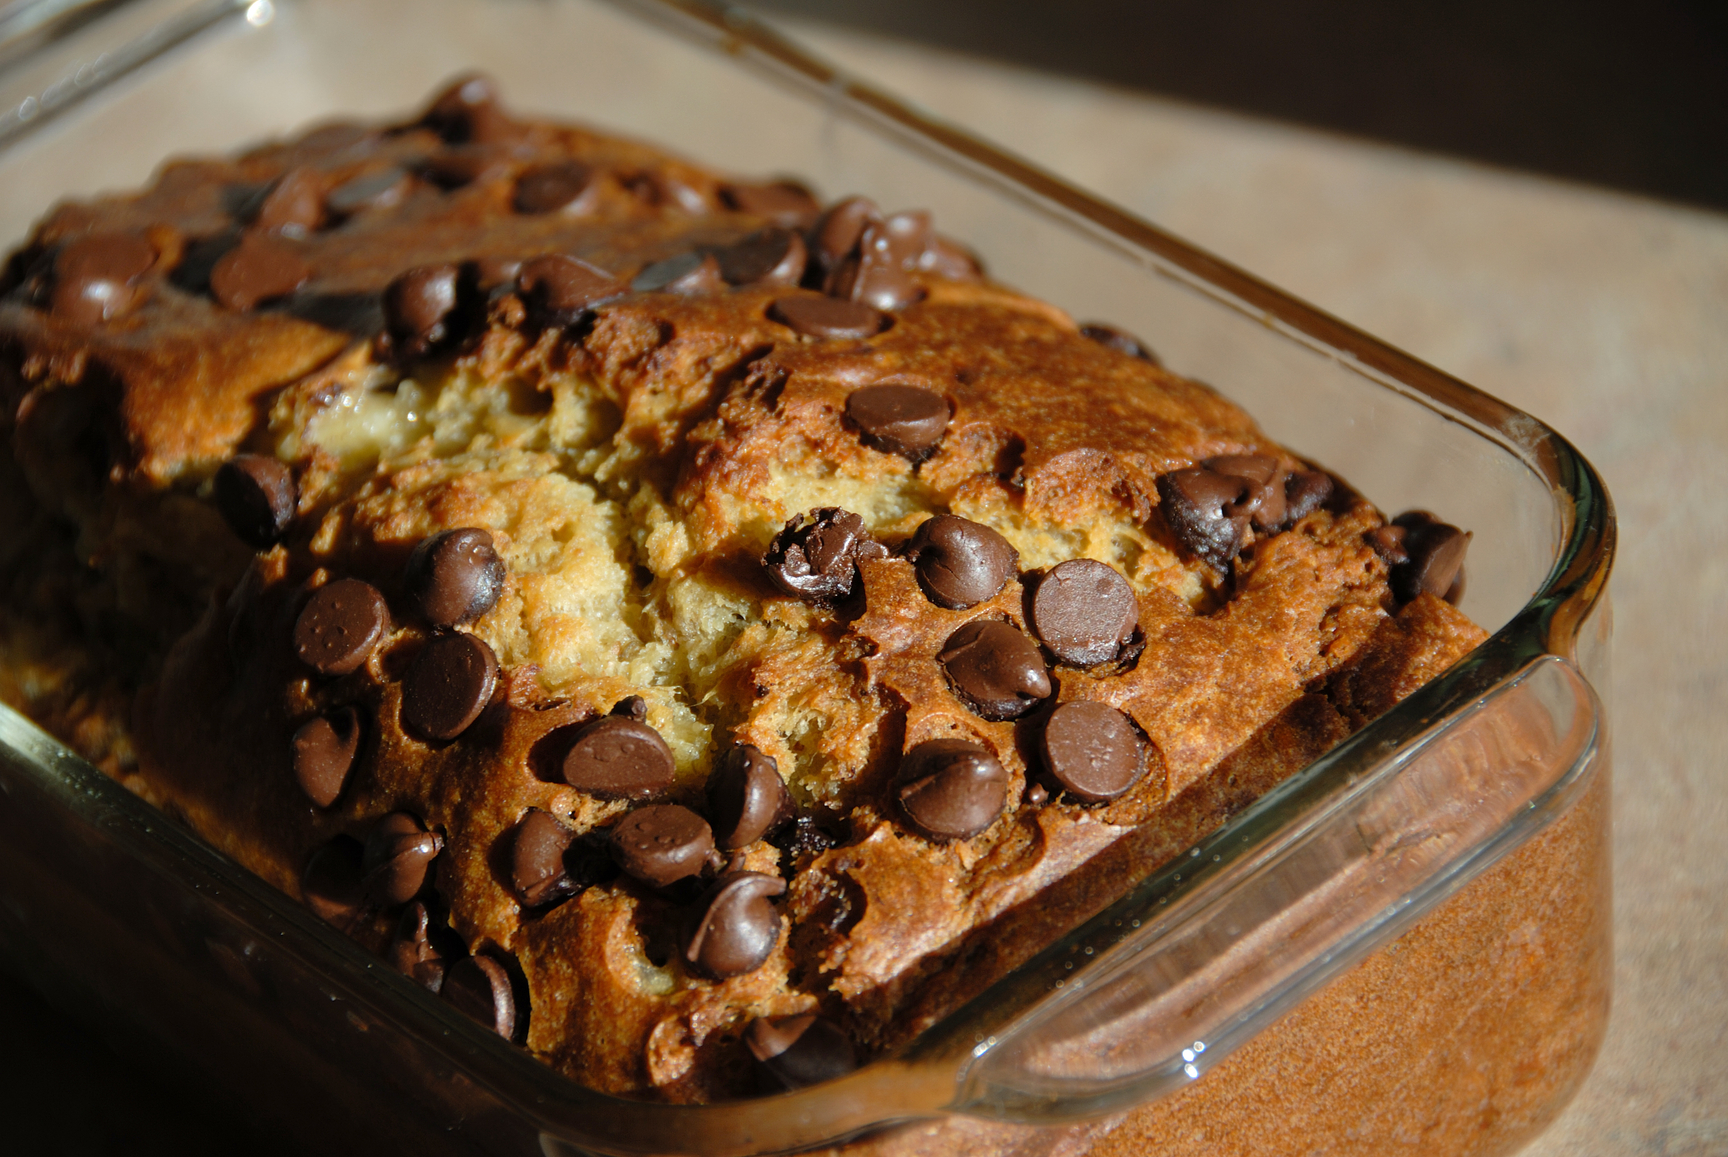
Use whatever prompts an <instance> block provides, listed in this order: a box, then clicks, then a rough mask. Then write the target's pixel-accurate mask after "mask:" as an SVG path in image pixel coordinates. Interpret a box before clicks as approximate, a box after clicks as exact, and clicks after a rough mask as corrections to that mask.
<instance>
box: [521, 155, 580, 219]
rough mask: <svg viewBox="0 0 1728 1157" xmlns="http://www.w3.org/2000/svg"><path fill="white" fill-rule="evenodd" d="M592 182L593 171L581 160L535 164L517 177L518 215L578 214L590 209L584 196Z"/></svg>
mask: <svg viewBox="0 0 1728 1157" xmlns="http://www.w3.org/2000/svg"><path fill="white" fill-rule="evenodd" d="M593 182H594V170H593V169H590V168H589V167H588V166H587V165H584V164H583V163H582V162H581V161H551V162H548V163H546V164H543V165H535V166H533V167H532V168H528V169H524V170H523V171H522V173H521V174H520V175H519V176H517V178H516V195H515V198H514V199H513V201H512V204H513V205H514V206H515V209H516V211H517V212H518V213H558V212H564V213H579V212H582V211H583V210H585V209H587V208H588V198H585V197H584V196H583V194H584V193H586V192H587V191H588V188H589V186H590V185H592V184H593Z"/></svg>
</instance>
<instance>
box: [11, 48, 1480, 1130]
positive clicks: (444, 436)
mask: <svg viewBox="0 0 1728 1157" xmlns="http://www.w3.org/2000/svg"><path fill="white" fill-rule="evenodd" d="M0 292H3V295H4V296H3V298H0V395H3V397H4V402H5V405H4V407H3V408H0V410H3V413H4V417H3V418H0V421H4V422H5V423H6V425H7V427H8V429H7V431H6V433H7V434H8V437H7V439H6V444H7V446H8V450H7V452H6V454H5V457H4V459H3V462H0V504H3V507H0V509H3V510H4V513H5V518H6V525H7V526H8V527H10V528H12V529H11V530H10V531H9V533H8V535H6V536H5V537H4V540H3V545H0V581H3V582H4V584H5V591H6V598H5V600H4V605H3V607H0V648H3V649H0V693H3V694H4V697H5V698H6V700H7V701H8V702H9V703H12V704H14V705H15V706H17V707H19V708H20V709H21V710H23V711H25V712H27V713H29V714H30V715H32V716H33V717H34V718H36V719H37V720H39V721H41V722H42V723H43V725H44V726H46V727H48V728H50V729H51V730H53V731H55V732H56V733H58V734H60V735H61V736H63V737H64V738H65V739H66V740H67V741H68V742H70V743H72V744H73V745H75V746H76V747H77V748H78V749H79V750H81V751H83V752H84V753H85V754H86V755H88V756H89V758H91V759H92V760H93V761H95V762H96V763H98V765H100V766H101V767H103V768H104V769H105V770H107V771H108V772H109V773H110V774H112V775H114V776H116V777H118V778H120V779H121V780H122V781H123V782H124V783H126V784H127V785H128V786H129V787H131V788H132V789H133V790H135V791H137V792H138V793H140V794H141V795H143V796H145V797H146V798H147V799H149V800H151V801H152V802H154V803H155V804H156V805H158V806H159V807H161V808H162V809H163V810H164V811H165V812H167V813H169V814H171V815H173V816H175V817H177V818H179V819H180V820H182V821H183V822H184V823H186V824H187V825H189V826H190V827H191V828H193V829H195V830H196V831H197V832H199V833H201V834H202V836H203V837H204V838H205V839H207V840H208V841H210V842H211V843H212V844H214V845H215V846H216V847H218V848H220V849H221V850H223V851H224V852H226V853H228V854H229V855H231V856H232V857H234V858H235V859H237V860H239V861H240V862H242V863H243V864H245V865H247V866H248V867H250V868H251V869H253V870H254V871H256V872H257V873H259V874H260V875H261V876H263V877H264V878H266V879H268V880H270V881H271V882H273V883H274V884H276V885H277V886H278V887H280V888H282V889H283V890H285V891H287V892H289V893H290V894H292V895H294V896H297V897H299V898H301V899H302V900H303V901H304V902H305V903H306V904H307V905H308V906H310V907H311V908H312V909H313V910H314V911H316V912H317V913H318V914H319V915H320V916H321V917H323V918H324V919H325V920H327V921H329V922H330V923H332V924H334V925H335V926H337V927H338V928H341V929H342V930H344V931H345V932H347V933H348V934H349V935H351V936H352V937H354V938H355V939H356V940H358V941H359V942H361V943H362V944H364V945H366V946H367V947H369V948H370V949H371V950H373V951H375V952H377V953H379V954H381V955H384V956H385V957H387V958H388V959H389V960H391V961H392V962H393V963H394V964H395V966H396V967H397V968H398V969H400V970H401V971H402V972H403V973H404V974H406V975H407V976H409V977H412V978H413V979H414V980H416V981H418V982H419V983H420V984H422V985H424V987H425V988H426V989H427V990H429V994H435V995H429V996H428V999H442V1000H446V1001H449V1002H451V1003H452V1004H453V1005H455V1006H456V1007H457V1008H459V1009H461V1010H463V1011H464V1012H466V1013H468V1014H469V1015H471V1016H473V1017H475V1018H476V1019H478V1020H479V1021H481V1022H482V1023H484V1024H486V1025H489V1026H491V1027H492V1028H494V1029H496V1031H497V1032H498V1033H499V1034H501V1035H502V1036H504V1037H506V1038H508V1039H510V1040H512V1041H514V1042H515V1043H517V1044H519V1045H521V1046H523V1047H525V1048H527V1049H528V1050H530V1051H531V1052H533V1053H534V1054H535V1055H536V1056H538V1057H540V1058H542V1059H543V1060H545V1061H546V1062H547V1063H549V1064H551V1065H553V1066H555V1067H556V1068H558V1069H559V1070H561V1071H563V1072H565V1073H567V1074H569V1075H570V1076H571V1077H573V1078H575V1079H577V1080H579V1081H582V1082H584V1083H586V1084H588V1085H590V1086H591V1087H594V1088H596V1089H601V1090H605V1091H608V1092H613V1093H619V1094H630V1095H644V1096H654V1097H660V1098H664V1099H669V1100H676V1101H696V1100H713V1099H720V1098H729V1097H739V1096H747V1095H751V1094H752V1093H756V1092H761V1091H765V1090H767V1089H771V1088H778V1087H782V1086H783V1085H799V1084H806V1083H810V1082H812V1081H817V1080H821V1079H823V1078H824V1077H827V1076H830V1075H833V1074H835V1073H837V1072H841V1071H844V1070H845V1069H847V1068H849V1067H850V1066H852V1065H854V1064H857V1063H859V1062H861V1061H864V1060H867V1059H868V1058H870V1057H872V1056H877V1055H881V1054H882V1053H884V1052H887V1051H890V1050H892V1049H894V1048H895V1047H897V1046H898V1045H900V1044H902V1043H903V1042H905V1041H906V1040H908V1039H909V1038H911V1037H912V1036H914V1035H916V1034H917V1033H918V1032H919V1031H920V1030H921V1029H922V1028H924V1027H927V1026H928V1025H929V1024H931V1023H932V1022H933V1021H934V1020H936V1019H937V1018H939V1017H941V1016H942V1015H944V1014H945V1013H946V1012H948V1011H951V1010H952V1009H954V1008H955V1007H957V1006H958V1004H959V1003H960V1002H962V1001H964V1000H965V999H967V998H968V997H970V996H972V995H974V994H976V993H977V992H979V991H980V990H981V989H982V988H983V987H984V986H986V985H987V984H988V983H989V982H990V981H992V980H994V979H996V978H998V977H1000V976H1001V975H1002V974H1003V973H1004V972H1005V971H1007V970H1008V969H1011V968H1012V967H1014V966H1015V965H1016V964H1017V963H1019V962H1021V961H1023V960H1024V959H1026V958H1027V957H1028V956H1030V955H1031V954H1032V953H1033V952H1035V951H1037V950H1038V949H1039V948H1040V947H1042V946H1043V945H1045V944H1047V943H1049V942H1050V941H1051V940H1052V939H1053V938H1054V937H1056V936H1058V935H1060V934H1061V933H1062V932H1064V931H1066V930H1067V929H1069V928H1071V927H1073V926H1074V925H1075V924H1077V923H1079V922H1080V921H1081V920H1083V919H1085V918H1086V917H1087V916H1089V915H1090V914H1092V913H1093V912H1096V911H1097V910H1098V909H1099V908H1100V907H1102V906H1103V905H1104V904H1105V903H1107V902H1108V901H1109V900H1110V899H1112V898H1114V896H1116V895H1118V894H1119V893H1120V892H1121V891H1122V890H1123V888H1125V887H1126V886H1127V885H1128V884H1130V883H1132V882H1133V881H1134V880H1136V879H1138V878H1139V877H1141V876H1143V875H1144V874H1145V873H1146V872H1148V871H1150V870H1151V869H1152V868H1153V867H1155V866H1157V865H1158V864H1159V863H1162V862H1164V861H1165V860H1167V859H1169V858H1170V857H1172V856H1174V855H1175V854H1177V853H1179V852H1180V851H1182V850H1183V849H1185V848H1187V847H1188V846H1189V845H1190V844H1192V843H1193V842H1194V841H1195V840H1196V839H1197V838H1199V837H1200V836H1202V835H1203V834H1205V833H1206V832H1207V831H1209V830H1211V829H1213V828H1215V827H1216V826H1217V825H1218V824H1219V823H1220V822H1222V820H1223V819H1224V818H1225V817H1227V816H1228V815H1229V814H1230V813H1231V812H1232V811H1234V810H1237V809H1239V808H1241V807H1242V806H1244V805H1245V804H1246V803H1248V802H1249V801H1251V800H1252V799H1254V798H1255V797H1256V796H1258V795H1259V794H1261V793H1262V792H1264V791H1265V790H1267V789H1268V788H1269V787H1271V786H1273V785H1274V784H1276V783H1277V782H1279V781H1280V780H1281V779H1283V778H1284V777H1286V776H1288V775H1290V774H1291V773H1293V772H1294V771H1296V770H1298V769H1300V768H1301V767H1302V766H1304V765H1306V764H1307V763H1309V762H1311V761H1312V760H1313V759H1314V758H1316V757H1317V756H1318V755H1320V754H1321V753H1323V752H1324V751H1325V750H1327V749H1328V748H1329V747H1331V746H1332V745H1333V744H1335V743H1336V742H1337V741H1338V740H1340V739H1341V738H1343V737H1344V736H1346V735H1348V734H1349V733H1350V732H1352V731H1353V730H1355V729H1357V728H1359V727H1361V726H1362V725H1364V724H1365V723H1366V722H1368V721H1369V720H1370V719H1372V718H1373V717H1374V716H1376V715H1378V714H1379V713H1381V712H1383V711H1384V710H1386V709H1387V708H1388V707H1390V706H1391V705H1392V704H1394V703H1395V702H1397V701H1398V700H1399V699H1400V698H1402V697H1403V696H1404V695H1407V694H1408V693H1409V692H1410V691H1412V690H1413V689H1415V688H1416V687H1417V686H1419V685H1420V684H1422V683H1423V682H1425V681H1426V680H1428V679H1429V678H1431V677H1433V676H1434V675H1436V674H1438V673H1439V672H1441V671H1442V670H1444V669H1445V668H1446V667H1447V666H1449V665H1450V664H1451V663H1453V662H1454V661H1455V660H1457V659H1458V658H1459V657H1461V656H1462V655H1463V654H1464V653H1465V652H1466V651H1468V650H1469V649H1470V648H1471V647H1472V646H1474V645H1475V644H1476V643H1477V642H1479V641H1480V640H1481V639H1482V637H1483V635H1482V632H1481V631H1480V630H1479V629H1478V628H1477V627H1476V626H1475V625H1473V624H1472V623H1471V622H1470V621H1469V620H1467V619H1466V618H1464V617H1463V616H1462V615H1461V614H1460V613H1459V612H1458V611H1457V610H1455V609H1454V607H1453V606H1452V601H1455V600H1456V598H1457V594H1458V590H1459V588H1460V586H1461V583H1462V574H1463V571H1462V562H1463V555H1464V549H1465V546H1466V545H1467V543H1468V538H1469V536H1468V535H1467V534H1465V533H1464V532H1462V531H1460V530H1459V529H1457V528H1455V527H1452V526H1449V525H1447V524H1445V523H1444V522H1441V521H1440V520H1438V519H1436V518H1434V517H1433V516H1431V515H1428V514H1426V513H1424V512H1420V511H1416V512H1410V513H1408V514H1405V515H1403V516H1400V517H1399V518H1397V519H1395V520H1392V521H1391V522H1388V521H1387V520H1386V519H1385V518H1384V517H1383V516H1382V514H1381V513H1380V512H1379V511H1378V510H1376V509H1375V508H1374V507H1373V506H1372V505H1371V504H1370V503H1369V502H1368V501H1367V500H1366V499H1364V498H1363V497H1362V496H1360V495H1358V494H1356V493H1355V492H1354V491H1352V490H1351V489H1350V487H1349V486H1348V485H1347V484H1346V483H1345V482H1344V481H1342V480H1340V479H1338V478H1336V477H1333V476H1332V475H1330V474H1328V473H1326V472H1325V471H1324V470H1323V469H1322V468H1321V467H1319V466H1317V465H1315V464H1312V463H1309V462H1305V461H1303V460H1301V459H1299V458H1297V457H1296V456H1294V455H1293V454H1292V453H1291V452H1290V451H1288V450H1286V449H1285V448H1283V447H1281V446H1278V445H1277V444H1275V443H1273V442H1271V441H1270V440H1268V439H1267V438H1266V437H1265V436H1264V435H1263V434H1262V433H1261V432H1260V431H1259V430H1258V429H1257V428H1256V427H1255V425H1254V423H1253V422H1252V421H1251V420H1250V419H1249V418H1248V416H1247V415H1245V414H1244V413H1242V411H1240V410H1239V409H1238V408H1236V407H1235V406H1233V405H1232V404H1230V403H1229V402H1227V401H1226V400H1224V399H1223V398H1222V397H1220V396H1219V395H1218V394H1216V393H1215V392H1213V391H1212V390H1211V389H1209V388H1207V387H1205V386H1203V385H1200V384H1198V383H1196V382H1193V381H1189V380H1186V379H1184V378H1182V377H1180V376H1178V375H1176V374H1174V373H1171V372H1169V371H1167V370H1166V369H1164V368H1163V367H1162V366H1161V365H1160V364H1159V362H1158V360H1157V358H1156V357H1154V356H1153V355H1152V354H1151V353H1150V352H1149V351H1148V350H1147V349H1146V348H1144V347H1143V346H1142V345H1141V344H1140V343H1139V342H1137V341H1136V340H1135V339H1134V338H1132V337H1131V336H1129V335H1127V334H1125V333H1123V332H1121V331H1119V330H1116V329H1114V328H1112V327H1110V326H1107V325H1102V324H1097V325H1085V326H1081V325H1076V324H1075V323H1074V322H1073V321H1072V320H1071V319H1070V318H1069V317H1068V316H1066V315H1065V314H1064V313H1062V312H1061V311H1060V310H1059V309H1057V308H1055V307H1053V306H1051V305H1047V304H1044V303H1042V302H1039V301H1036V300H1034V299H1032V298H1029V297H1027V296H1025V295H1023V294H1021V293H1019V292H1016V291H1014V290H1012V289H1009V288H1007V287H1004V286H1002V285H998V284H995V283H993V282H991V281H990V280H989V279H988V277H987V276H986V275H985V274H984V272H983V270H982V268H981V265H980V263H979V261H978V259H977V258H975V257H974V256H973V255H972V254H971V253H970V252H969V251H968V250H967V249H965V248H963V247H962V246H960V245H958V244H956V243H954V242H952V241H950V240H948V239H947V238H945V237H944V236H942V235H941V234H940V233H937V232H936V231H934V229H933V227H932V222H931V220H930V218H929V216H928V214H925V213H922V212H916V211H909V212H898V213H893V214H884V213H883V212H882V211H881V210H880V209H878V207H877V206H876V205H875V204H874V203H872V202H871V201H869V200H868V199H866V198H863V197H852V198H849V199H845V200H841V201H839V202H837V203H833V204H831V205H828V206H827V207H825V208H824V206H822V205H821V204H820V203H819V202H818V201H817V200H816V199H815V198H814V197H813V196H812V194H811V193H810V192H809V191H808V190H806V189H805V188H804V187H802V186H801V185H798V184H796V183H792V182H761V181H746V180H736V179H732V178H728V177H724V176H720V175H717V174H715V173H713V172H709V171H707V170H704V169H701V168H698V167H695V166H693V165H690V164H686V163H684V162H682V161H679V160H677V159H675V158H672V157H669V156H667V155H665V154H663V153H661V152H659V151H656V150H654V149H651V148H648V147H645V146H642V145H639V144H636V143H633V142H629V141H624V140H620V139H617V138H614V137H610V136H605V135H602V134H599V133H596V132H593V131H590V130H587V129H584V128H580V127H575V126H570V125H561V124H548V123H539V122H531V121H526V120H520V119H517V118H515V117H513V116H511V115H510V114H508V113H507V112H506V111H505V110H504V109H503V108H502V107H501V106H500V104H499V103H498V101H497V99H496V97H495V94H494V92H493V90H492V88H491V86H490V85H489V84H488V83H487V82H486V81H484V80H482V79H477V78H467V79H464V80H462V81H459V82H458V83H456V84H455V85H454V86H452V87H451V88H450V89H449V90H448V91H446V92H444V93H442V94H441V95H439V96H438V97H437V98H436V99H435V100H434V101H433V102H432V104H431V106H430V107H429V108H428V109H427V111H426V112H425V113H424V115H422V116H420V117H418V118H416V119H414V120H413V121H411V122H409V123H404V124H392V125H362V124H350V123H337V124H329V125H324V126H322V127H319V128H315V129H313V130H311V131H310V132H307V133H305V134H304V135H302V136H300V137H298V138H296V139H294V140H291V141H288V142H285V143H279V144H270V145H266V146H263V147H260V148H256V149H254V150H252V151H250V152H247V153H245V154H243V155H241V156H239V157H236V158H233V159H214V160H213V159H198V160H187V161H176V162H172V163H170V164H168V165H166V166H165V167H164V168H163V169H162V170H161V172H160V173H159V174H158V176H157V178H156V180H155V182H154V184H153V185H151V186H150V187H149V188H148V189H146V190H144V191H142V192H139V193H135V194H129V195H124V196H116V197H110V198H104V199H100V200H94V201H88V202H67V203H64V204H62V205H60V206H59V207H58V208H56V209H55V210H54V211H53V212H52V213H50V214H49V216H48V217H47V218H46V219H44V220H43V221H42V222H41V224H40V225H38V227H37V228H36V231H35V232H34V234H33V235H32V237H31V238H30V239H29V241H28V243H27V244H26V245H25V246H24V247H23V248H22V249H20V250H19V251H18V252H16V253H15V254H13V256H12V257H11V259H10V260H9V261H8V262H7V264H6V266H5V271H4V275H3V285H0ZM1449 600H1450V601H1449Z"/></svg>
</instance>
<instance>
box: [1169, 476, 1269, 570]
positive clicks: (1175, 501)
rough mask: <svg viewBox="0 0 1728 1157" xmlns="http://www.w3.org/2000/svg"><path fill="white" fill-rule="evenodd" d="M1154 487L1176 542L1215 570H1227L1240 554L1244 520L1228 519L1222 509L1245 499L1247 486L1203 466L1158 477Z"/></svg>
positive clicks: (1242, 517)
mask: <svg viewBox="0 0 1728 1157" xmlns="http://www.w3.org/2000/svg"><path fill="white" fill-rule="evenodd" d="M1157 485H1158V498H1159V501H1160V502H1161V503H1162V504H1163V510H1164V521H1165V522H1167V523H1168V524H1169V525H1170V529H1171V530H1172V531H1173V532H1174V533H1175V535H1176V538H1177V541H1179V542H1180V543H1181V544H1182V545H1183V546H1185V547H1187V548H1188V550H1189V551H1191V552H1192V553H1194V554H1196V555H1198V556H1199V557H1200V558H1201V559H1203V560H1204V561H1205V562H1207V563H1209V564H1211V565H1212V566H1214V567H1216V568H1217V569H1219V570H1221V571H1223V570H1228V569H1229V567H1230V560H1231V559H1233V558H1235V557H1236V555H1237V554H1238V553H1240V551H1241V550H1242V540H1243V538H1244V536H1245V535H1246V534H1247V531H1248V516H1247V515H1245V514H1238V515H1232V514H1230V513H1229V511H1228V510H1227V509H1226V508H1227V507H1231V506H1234V505H1235V504H1236V503H1238V502H1240V501H1241V500H1242V499H1243V498H1244V497H1245V496H1246V495H1247V493H1248V484H1247V483H1246V482H1244V481H1243V480H1242V479H1240V478H1235V477H1232V476H1230V475H1227V474H1219V473H1216V472H1215V471H1212V470H1208V469H1206V468H1205V467H1204V466H1191V467H1189V468H1188V469H1186V470H1176V471H1173V472H1171V473H1169V474H1165V475H1162V476H1161V477H1160V478H1159V479H1158V483H1157Z"/></svg>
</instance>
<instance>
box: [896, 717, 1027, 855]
mask: <svg viewBox="0 0 1728 1157" xmlns="http://www.w3.org/2000/svg"><path fill="white" fill-rule="evenodd" d="M894 797H895V799H897V800H898V801H899V803H900V810H901V813H902V814H903V815H904V817H905V818H906V819H907V820H908V821H909V822H910V823H911V826H912V829H913V830H914V831H916V832H917V833H918V834H920V835H922V836H924V837H926V838H928V839H932V840H936V841H938V842H944V843H945V842H947V841H949V840H969V839H971V838H972V837H973V836H975V835H977V834H978V833H979V832H981V831H983V830H984V829H985V828H987V827H989V826H990V825H991V824H992V823H994V822H995V820H996V817H997V816H999V815H1001V814H1002V808H1003V807H1004V805H1006V804H1007V802H1008V773H1007V772H1006V771H1004V770H1003V768H1002V764H1001V763H1000V762H999V761H998V760H997V758H996V757H995V756H994V755H992V754H990V752H989V751H987V750H986V749H984V748H983V747H981V746H979V745H978V744H976V743H970V742H968V741H966V740H964V739H930V740H926V741H925V742H923V743H920V744H919V745H918V746H916V747H914V748H913V749H912V750H911V751H908V752H907V753H906V754H905V755H904V756H902V757H901V759H900V770H899V772H898V774H897V775H896V776H895V778H894Z"/></svg>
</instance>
